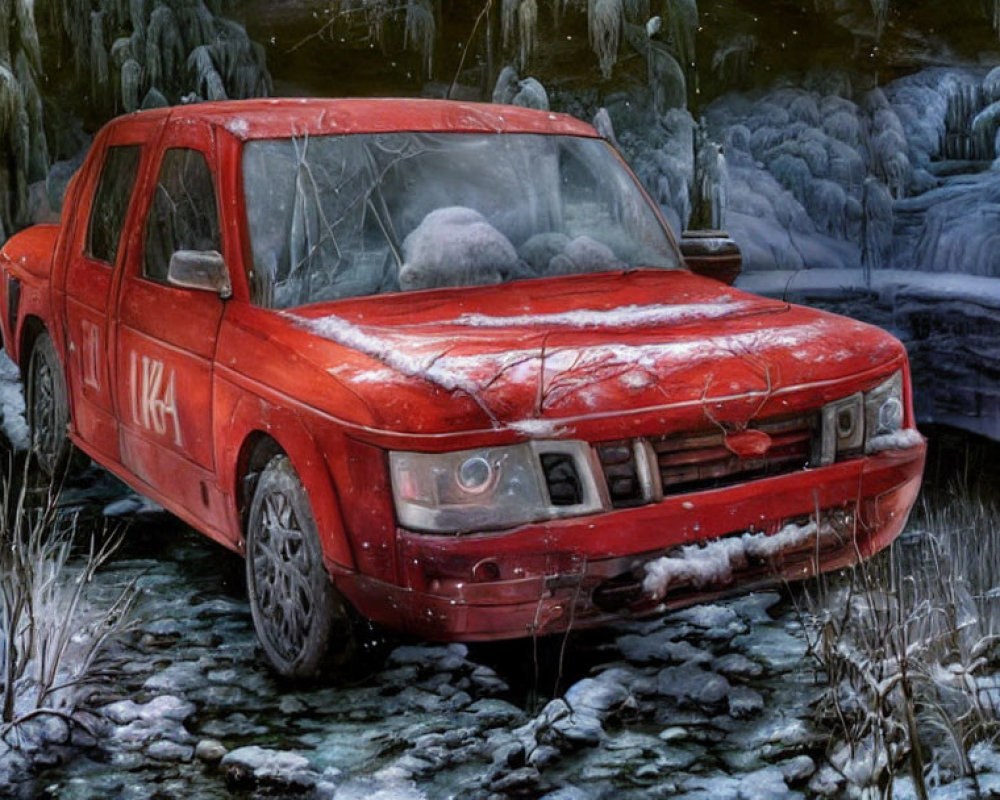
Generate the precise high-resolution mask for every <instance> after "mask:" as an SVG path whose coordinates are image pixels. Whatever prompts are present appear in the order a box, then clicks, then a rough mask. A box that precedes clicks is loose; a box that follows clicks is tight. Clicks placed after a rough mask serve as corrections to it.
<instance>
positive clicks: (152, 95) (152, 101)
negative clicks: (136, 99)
mask: <svg viewBox="0 0 1000 800" xmlns="http://www.w3.org/2000/svg"><path fill="white" fill-rule="evenodd" d="M169 105H170V101H169V100H167V98H166V97H164V96H163V93H162V92H161V91H160V90H159V89H157V88H156V87H155V86H153V87H151V88H150V90H149V91H148V92H146V96H145V97H144V98H143V99H142V108H144V109H145V108H166V107H167V106H169Z"/></svg>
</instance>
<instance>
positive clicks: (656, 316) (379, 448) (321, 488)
mask: <svg viewBox="0 0 1000 800" xmlns="http://www.w3.org/2000/svg"><path fill="white" fill-rule="evenodd" d="M389 131H442V132H476V133H491V134H500V135H502V134H505V133H515V132H520V133H541V134H564V135H571V136H584V137H596V136H597V134H596V132H595V131H594V130H593V128H591V127H590V126H589V125H586V124H584V123H581V122H579V121H577V120H574V119H572V118H571V117H568V116H565V115H560V114H549V113H546V112H534V111H527V110H524V109H516V108H507V107H500V106H482V105H474V104H459V103H448V102H438V101H411V100H405V101H403V100H381V101H371V100H343V101H326V100H303V101H299V100H261V101H246V102H237V103H206V104H202V105H197V106H188V107H182V108H176V109H169V110H157V111H151V112H140V113H138V114H133V115H131V116H128V117H123V118H120V119H119V120H116V121H114V122H112V123H110V124H109V125H108V126H106V127H105V128H104V129H103V130H102V132H101V133H100V134H99V135H98V137H97V139H96V140H95V143H94V146H93V148H92V150H91V154H90V156H89V157H88V159H87V160H86V161H85V163H84V164H83V166H82V168H81V170H80V171H79V173H78V174H77V176H76V177H75V178H74V180H73V181H72V183H71V186H70V188H69V190H68V192H67V198H66V206H65V210H64V213H63V222H62V225H61V226H59V227H56V226H38V227H36V228H32V229H29V230H27V231H25V232H23V233H21V234H18V235H17V236H15V237H13V238H12V239H11V240H10V241H9V242H8V243H7V245H6V246H5V248H4V249H3V251H2V253H0V271H2V273H3V280H2V281H0V309H2V310H3V313H2V315H0V316H2V328H3V334H4V343H5V347H6V349H7V352H8V353H9V355H10V356H11V357H12V358H13V359H14V360H15V361H16V362H17V363H19V364H21V365H22V367H23V366H24V365H25V364H26V359H27V355H28V353H27V351H28V350H29V349H30V344H31V340H32V337H33V336H34V335H35V334H36V333H37V332H38V331H39V330H42V329H45V330H47V331H48V332H49V333H50V335H51V336H52V338H53V341H54V342H55V344H56V349H57V352H58V353H59V356H60V358H61V359H62V363H63V365H64V367H65V371H66V377H67V383H68V386H69V395H70V405H71V420H72V421H71V437H72V439H73V441H74V442H75V443H76V444H77V445H78V446H79V447H80V448H81V449H82V450H84V451H85V452H86V453H88V454H89V455H90V456H92V457H93V458H94V459H95V460H96V461H98V462H99V463H100V464H102V465H103V466H105V467H107V468H108V469H110V470H111V471H113V472H115V473H116V474H118V475H119V476H120V477H121V478H123V479H124V480H125V481H126V482H128V483H130V484H131V485H133V486H134V487H135V488H137V489H138V490H139V491H141V492H143V493H145V494H147V495H149V496H150V497H152V498H153V499H155V500H156V501H158V502H160V503H161V504H163V505H164V506H165V507H166V508H168V509H170V510H171V511H173V512H175V513H176V514H178V515H179V516H180V517H182V518H183V519H184V520H186V521H187V522H189V523H190V524H191V525H193V526H194V527H196V528H198V529H199V530H201V531H203V532H204V533H206V534H207V535H209V536H211V537H212V538H214V539H215V540H217V541H219V542H221V543H223V544H224V545H226V546H227V547H230V548H232V549H234V550H237V551H241V550H242V547H243V514H244V509H245V505H246V502H247V496H246V489H245V486H244V479H245V478H246V476H247V472H248V469H249V467H248V463H249V459H250V455H251V453H252V452H253V448H254V447H255V445H256V444H257V443H258V442H260V441H262V440H265V439H267V440H270V441H272V442H273V443H274V445H275V446H276V447H279V448H280V449H281V450H283V451H284V452H285V453H286V454H287V455H288V456H289V459H290V460H291V462H292V464H293V465H294V467H295V470H296V472H297V473H298V475H299V477H300V479H301V480H302V482H303V484H304V485H305V487H306V489H307V491H308V495H309V499H310V503H311V508H312V512H313V515H314V516H315V518H316V522H317V528H318V530H319V531H320V536H321V539H322V547H323V552H324V554H325V558H326V562H327V565H328V567H329V569H330V573H331V576H332V578H333V580H334V581H335V583H336V585H337V586H338V588H339V589H340V590H341V591H342V592H343V593H344V594H345V595H346V596H347V597H348V599H349V600H350V601H351V603H352V604H353V605H354V606H355V607H356V608H357V609H358V610H359V611H360V612H361V613H362V614H363V615H365V616H367V617H369V618H371V619H373V620H377V621H379V622H381V623H384V624H386V625H388V626H390V627H394V628H397V629H402V630H408V631H412V632H416V633H419V634H421V635H424V636H427V637H430V638H436V639H492V638H505V637H515V636H524V635H529V634H532V633H545V632H553V631H558V630H562V629H565V628H566V627H567V626H569V625H571V624H575V625H589V624H598V623H600V622H603V621H605V620H607V619H609V618H613V617H615V616H621V615H622V614H628V613H648V612H651V611H653V610H655V609H657V608H661V607H664V606H672V605H679V604H683V603H690V602H693V601H696V600H698V599H700V598H703V597H709V596H714V595H715V594H717V593H719V592H723V591H728V590H730V589H732V588H740V589H742V588H749V587H750V586H753V585H757V584H758V583H760V582H762V581H774V580H776V579H780V578H799V577H803V576H805V575H807V574H811V573H813V572H815V571H818V570H825V569H831V568H835V567H839V566H843V565H846V564H848V563H851V562H853V561H855V560H857V559H858V558H864V557H868V556H870V555H871V554H873V553H875V552H876V551H878V550H879V549H881V548H882V547H884V546H885V545H887V544H888V543H889V542H891V541H892V539H893V538H895V536H897V535H898V533H899V532H900V530H901V529H902V526H903V524H904V523H905V519H906V517H907V514H908V513H909V510H910V508H911V506H912V504H913V502H914V499H915V497H916V493H917V490H918V488H919V483H920V477H921V474H922V469H923V461H924V452H925V450H924V445H923V443H922V441H913V442H911V443H910V446H908V447H906V448H903V449H890V450H886V451H885V452H879V453H876V454H872V455H867V456H866V455H863V454H856V455H855V456H853V457H851V458H848V459H846V460H842V461H838V462H837V463H832V464H829V465H826V466H816V467H812V468H802V469H796V470H794V471H791V472H788V473H787V474H778V475H773V476H762V477H753V478H747V479H746V480H738V479H737V480H734V481H733V482H732V483H731V485H726V486H720V487H714V486H713V487H701V488H699V487H696V488H694V489H690V490H686V491H683V492H680V493H676V494H667V493H665V494H667V496H665V497H664V499H662V500H659V499H658V500H657V501H656V502H648V503H646V504H643V505H639V506H638V507H634V508H615V509H606V510H604V511H602V512H600V513H594V514H591V515H588V516H580V517H574V518H570V519H559V520H553V521H549V522H540V523H535V524H530V525H523V526H520V527H517V528H515V529H512V530H502V531H484V532H480V533H472V534H466V535H461V536H455V535H449V536H444V535H429V534H427V533H420V532H416V531H412V530H407V529H404V528H403V527H401V526H400V525H399V523H398V521H397V517H396V514H395V512H394V506H393V495H392V484H391V480H390V475H389V467H388V456H387V451H390V450H393V451H414V452H424V453H435V452H447V451H454V450H465V449H470V448H475V447H482V446H496V445H504V444H512V443H516V442H523V441H527V440H529V439H533V438H543V439H555V440H562V439H574V440H582V441H584V442H587V443H590V444H592V445H597V444H600V443H607V442H617V441H622V440H628V441H635V440H648V441H654V440H655V441H656V442H671V441H673V440H674V439H677V440H678V441H682V442H687V441H688V440H698V439H699V437H702V438H705V437H708V439H711V437H712V436H716V437H719V436H720V434H719V431H726V432H727V434H726V435H725V436H722V438H721V439H718V441H715V443H714V444H713V445H712V447H714V448H715V450H718V449H719V448H720V447H721V448H728V449H729V451H730V452H731V453H736V452H737V450H738V449H739V448H740V447H750V446H752V443H750V445H747V444H742V445H741V444H740V443H739V434H741V433H745V432H746V431H747V430H748V429H750V428H753V427H754V426H755V425H756V424H757V423H758V422H759V421H761V420H764V421H767V420H779V421H782V420H791V419H797V418H799V417H802V416H803V415H808V414H814V413H817V412H818V410H819V409H820V408H821V407H822V406H824V405H825V404H827V403H831V402H834V401H837V400H839V399H842V398H844V397H847V396H849V395H852V394H854V393H856V392H864V391H869V390H871V389H873V388H874V387H876V386H877V385H879V384H880V383H882V382H883V381H884V380H885V379H886V378H887V377H888V376H889V375H891V374H892V373H894V372H896V371H901V372H902V374H903V386H904V406H905V408H904V419H903V427H904V428H912V427H913V425H914V421H913V412H912V407H911V406H912V402H911V399H910V397H909V385H910V384H909V374H908V365H907V361H906V355H905V352H904V350H903V348H902V346H901V345H900V344H899V342H897V341H896V340H895V339H894V338H892V337H891V336H889V335H888V334H886V333H884V332H883V331H880V330H878V329H876V328H873V327H871V326H867V325H863V324H861V323H858V322H854V321H851V320H846V319H843V318H839V317H835V316H833V315H829V314H825V313H822V312H818V311H814V310H808V309H804V308H800V307H796V306H791V305H788V304H785V303H781V302H777V301H773V300H765V299H763V298H759V297H754V296H752V295H748V294H746V293H743V292H740V291H738V290H735V289H733V288H730V287H728V286H725V285H724V284H721V283H718V282H716V281H712V280H709V279H706V278H702V277H699V276H696V275H693V274H691V273H689V272H687V271H683V270H675V271H664V270H652V269H650V270H646V269H638V270H627V271H619V272H607V273H599V274H589V275H576V276H563V277H559V278H542V279H534V280H528V281H519V282H514V283H509V284H504V285H500V286H479V287H472V288H462V289H435V290H427V291H420V292H409V293H397V294H387V295H379V296H373V297H366V298H360V299H351V300H341V301H336V302H331V303H324V304H315V305H312V306H306V307H302V308H298V309H293V310H290V311H275V310H269V309H266V308H260V307H255V306H254V305H252V304H251V303H250V299H249V298H250V291H249V282H248V263H249V257H248V253H249V252H250V243H249V232H248V230H247V224H246V213H245V211H246V204H247V203H248V202H250V201H249V200H248V198H247V197H245V196H244V191H243V181H242V179H241V175H240V158H241V148H242V146H243V142H244V141H246V140H248V139H254V138H264V137H282V136H284V137H287V136H291V135H295V136H303V135H319V134H337V133H373V132H389ZM122 144H138V145H140V146H141V147H142V154H141V160H140V162H139V172H138V177H137V184H136V188H135V191H134V196H133V200H132V202H131V205H130V207H129V209H128V212H127V216H126V219H125V223H124V228H123V230H124V234H123V236H122V239H121V244H120V247H119V253H118V259H117V263H116V264H114V265H108V264H106V263H102V262H99V261H96V260H94V259H91V258H88V257H87V256H86V255H85V252H86V247H85V241H86V236H87V221H88V220H89V218H90V214H91V208H92V203H93V197H94V193H95V189H96V185H97V181H98V177H99V175H100V168H101V163H102V159H103V158H104V153H105V152H106V150H107V148H108V147H109V146H111V145H122ZM172 146H178V147H190V148H195V149H198V150H201V151H202V152H203V153H205V155H206V158H207V159H208V163H209V166H210V169H211V171H212V175H213V178H214V182H215V191H216V196H217V202H218V212H219V218H220V221H221V228H222V230H221V239H222V248H223V255H224V257H225V261H226V264H227V265H228V267H229V273H230V279H231V282H232V297H231V299H226V300H223V299H221V298H220V297H219V296H218V295H216V294H213V293H209V292H204V291H192V290H188V289H183V288H179V287H176V286H168V285H164V284H162V283H153V282H151V281H149V280H146V279H144V278H143V277H142V275H141V269H140V256H141V253H142V245H143V237H144V229H145V219H146V217H147V215H148V214H149V209H150V204H151V196H152V192H153V187H154V186H155V183H156V176H157V172H158V168H159V164H160V161H161V159H162V156H163V152H164V150H165V148H167V147H172ZM574 315H577V316H574ZM579 315H583V316H582V317H581V316H579ZM581 319H582V320H583V322H581ZM150 404H151V405H152V410H150V407H149V406H150ZM713 441H714V440H713ZM710 450H711V447H709V448H708V450H706V452H709V451H710ZM595 453H596V451H595ZM596 457H597V456H596V455H595V458H596ZM741 458H742V456H741ZM682 463H683V460H682ZM817 512H819V513H822V514H828V515H829V514H836V515H838V517H837V518H838V519H839V520H840V523H839V524H840V528H839V534H838V536H839V539H837V541H834V542H832V543H830V544H829V546H826V545H824V548H823V549H822V552H820V553H818V554H817V553H816V552H812V551H810V552H808V553H807V552H804V551H801V550H800V551H796V552H791V551H789V552H788V553H785V554H783V555H782V556H779V557H778V558H775V559H772V560H770V561H769V563H767V564H756V565H752V566H748V567H747V569H745V570H743V571H742V572H740V573H739V574H738V575H734V576H732V578H731V579H730V580H728V581H727V582H726V583H725V585H711V586H697V587H690V586H689V587H682V588H683V591H680V592H678V593H674V594H669V595H668V596H667V597H665V598H651V597H649V596H645V595H643V594H642V592H641V591H639V590H637V589H636V588H635V586H631V585H630V584H629V582H628V577H627V576H629V575H632V576H633V577H635V576H637V575H641V570H642V566H643V565H644V564H646V563H648V562H649V561H651V560H653V559H656V558H658V557H661V556H663V555H664V554H668V553H670V552H674V550H675V548H677V547H679V546H684V545H691V544H692V543H698V542H707V541H710V540H714V539H717V538H719V537H723V536H729V535H735V534H739V533H741V532H744V531H747V530H756V531H762V532H770V533H773V532H774V531H776V530H778V528H780V527H781V526H782V525H783V524H784V523H786V522H788V521H792V520H798V519H802V518H804V517H808V516H809V515H811V514H815V513H817ZM845 520H846V521H845ZM835 538H836V537H835ZM483 564H490V565H491V566H490V567H489V569H486V570H484V568H483V567H482V565H483ZM637 592H638V594H637ZM616 593H617V594H616ZM601 598H605V599H604V600H602V599H601ZM608 598H611V599H608ZM615 598H617V599H615Z"/></svg>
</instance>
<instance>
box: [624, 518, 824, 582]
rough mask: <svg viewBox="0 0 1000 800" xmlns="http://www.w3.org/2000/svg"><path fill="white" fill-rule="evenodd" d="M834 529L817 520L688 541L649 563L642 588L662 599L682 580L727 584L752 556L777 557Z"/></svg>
mask: <svg viewBox="0 0 1000 800" xmlns="http://www.w3.org/2000/svg"><path fill="white" fill-rule="evenodd" d="M831 533H832V529H831V528H829V527H828V526H826V525H820V526H818V525H817V524H816V523H815V522H808V523H806V524H805V525H799V524H796V523H789V524H787V525H785V527H783V528H782V529H781V530H780V531H778V532H777V533H775V534H770V535H768V534H765V533H744V534H743V535H742V536H731V537H726V538H723V539H715V540H713V541H711V542H706V543H704V544H692V545H686V546H684V547H681V548H680V549H679V551H678V553H677V555H670V556H663V557H662V558H658V559H656V560H655V561H650V562H649V563H648V564H646V576H645V578H644V579H643V582H642V588H643V590H645V591H646V592H647V593H648V594H650V595H652V596H653V597H655V598H657V599H660V598H662V597H664V596H665V595H666V593H667V592H668V591H670V588H671V586H674V585H678V584H680V585H684V586H687V585H690V586H693V587H694V588H696V589H705V588H708V587H712V586H715V587H719V586H724V585H725V584H727V583H729V582H730V581H731V580H732V577H733V572H734V571H735V570H739V569H743V568H745V567H746V566H747V565H748V564H749V562H750V561H751V560H758V561H759V560H767V559H770V558H774V557H775V556H778V555H780V554H781V553H782V551H784V550H790V549H794V548H798V547H800V546H802V545H803V544H806V543H807V542H809V541H811V540H816V539H818V538H822V537H824V536H828V535H830V534H831Z"/></svg>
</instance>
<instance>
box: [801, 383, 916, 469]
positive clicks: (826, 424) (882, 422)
mask: <svg viewBox="0 0 1000 800" xmlns="http://www.w3.org/2000/svg"><path fill="white" fill-rule="evenodd" d="M821 425H822V430H821V432H820V437H819V452H818V453H817V454H816V457H814V459H813V461H814V463H818V464H819V465H820V466H825V465H827V464H832V463H833V462H834V461H836V460H837V459H838V458H843V457H845V456H852V455H857V454H859V453H862V452H864V451H865V450H866V449H867V448H868V444H869V442H870V441H871V440H872V439H874V438H875V437H878V436H887V435H890V434H893V433H896V432H897V431H898V430H899V429H900V428H902V426H903V373H902V372H901V371H899V372H895V373H893V375H892V377H890V378H889V379H888V380H886V381H884V382H883V383H880V384H879V385H878V386H876V387H875V388H874V389H871V390H870V391H867V392H864V393H862V392H858V393H857V394H852V395H851V396H850V397H845V398H844V399H842V400H837V401H835V402H833V403H828V404H827V405H825V406H823V409H822V412H821Z"/></svg>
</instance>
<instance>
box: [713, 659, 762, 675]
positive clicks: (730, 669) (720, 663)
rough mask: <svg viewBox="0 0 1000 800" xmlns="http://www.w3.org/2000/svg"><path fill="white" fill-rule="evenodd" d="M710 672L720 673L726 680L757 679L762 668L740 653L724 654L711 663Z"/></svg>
mask: <svg viewBox="0 0 1000 800" xmlns="http://www.w3.org/2000/svg"><path fill="white" fill-rule="evenodd" d="M712 671H713V672H720V673H722V674H723V675H725V676H726V677H727V678H757V677H760V675H762V674H763V672H764V668H763V667H762V666H761V665H760V664H758V663H757V662H756V661H752V660H751V659H749V658H747V657H746V656H745V655H743V654H742V653H726V655H724V656H721V657H720V658H717V659H715V660H714V661H713V662H712Z"/></svg>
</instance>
